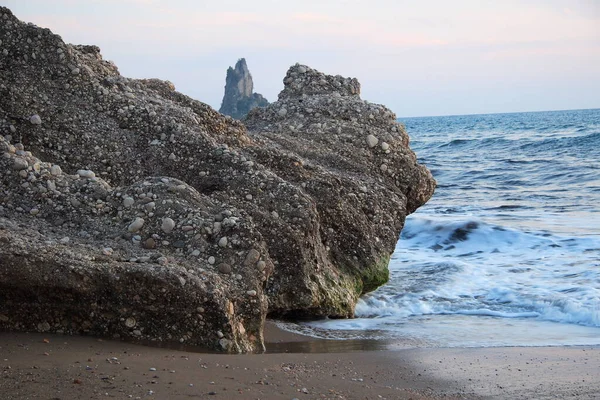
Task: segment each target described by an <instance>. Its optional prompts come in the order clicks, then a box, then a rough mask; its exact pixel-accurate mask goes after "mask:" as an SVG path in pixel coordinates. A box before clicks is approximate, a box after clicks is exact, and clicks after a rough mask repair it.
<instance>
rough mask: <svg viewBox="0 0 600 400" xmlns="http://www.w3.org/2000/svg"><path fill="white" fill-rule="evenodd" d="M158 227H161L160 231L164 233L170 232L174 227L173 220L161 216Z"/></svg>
mask: <svg viewBox="0 0 600 400" xmlns="http://www.w3.org/2000/svg"><path fill="white" fill-rule="evenodd" d="M160 229H162V231H163V232H164V233H171V232H173V229H175V221H173V220H172V219H171V218H169V217H167V218H163V220H162V224H161V225H160Z"/></svg>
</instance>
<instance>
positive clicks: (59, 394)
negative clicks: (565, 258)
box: [0, 322, 600, 400]
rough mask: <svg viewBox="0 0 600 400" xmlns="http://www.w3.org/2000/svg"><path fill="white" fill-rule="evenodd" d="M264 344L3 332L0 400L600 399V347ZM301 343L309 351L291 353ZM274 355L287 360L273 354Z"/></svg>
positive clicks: (271, 335) (271, 331)
mask: <svg viewBox="0 0 600 400" xmlns="http://www.w3.org/2000/svg"><path fill="white" fill-rule="evenodd" d="M265 336H266V338H267V341H268V345H267V346H268V347H267V352H266V353H264V354H247V355H237V354H236V355H228V354H217V353H199V352H192V351H182V350H176V349H171V348H165V347H153V346H143V345H140V344H132V343H128V342H120V341H112V340H105V339H98V338H93V337H86V336H66V335H57V334H42V333H15V332H0V393H3V396H4V397H3V398H4V399H46V400H47V399H53V400H57V399H61V400H66V399H91V398H139V399H143V398H153V399H184V398H185V399H188V398H222V399H236V398H237V399H261V400H265V399H290V400H291V399H322V398H328V399H414V400H419V399H440V398H444V399H465V398H468V399H484V398H494V399H495V398H498V399H504V398H511V399H519V398H522V399H528V398H536V399H550V398H563V397H570V398H577V399H593V398H595V396H597V393H600V347H598V346H567V347H564V346H563V347H486V348H398V349H394V350H389V349H387V350H383V349H374V350H369V349H367V350H365V349H362V350H361V349H357V350H350V351H346V350H344V349H342V351H337V350H339V348H335V347H334V348H333V351H331V350H332V349H327V345H328V344H332V342H337V341H330V340H325V339H316V338H307V337H304V336H302V335H299V334H295V333H290V332H287V331H282V330H280V329H278V328H277V327H276V326H275V325H274V324H273V323H272V322H269V323H268V327H267V328H266V329H265ZM299 343H300V344H303V346H304V348H305V349H309V350H312V351H304V352H296V350H297V349H302V348H301V347H295V346H298V344H299ZM273 345H278V346H279V349H281V350H284V349H285V346H289V347H288V351H279V352H274V351H273V347H272V346H273ZM270 348H271V350H269V349H270ZM325 350H327V351H328V352H325ZM153 369H154V370H153Z"/></svg>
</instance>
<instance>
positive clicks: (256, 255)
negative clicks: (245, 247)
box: [244, 249, 260, 266]
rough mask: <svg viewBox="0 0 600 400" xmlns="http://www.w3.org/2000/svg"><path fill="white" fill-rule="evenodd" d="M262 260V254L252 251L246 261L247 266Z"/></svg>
mask: <svg viewBox="0 0 600 400" xmlns="http://www.w3.org/2000/svg"><path fill="white" fill-rule="evenodd" d="M259 259H260V253H259V252H258V251H257V250H256V249H250V251H249V252H248V254H247V255H246V259H245V260H244V265H245V266H250V265H254V264H256V263H257V262H258V260H259Z"/></svg>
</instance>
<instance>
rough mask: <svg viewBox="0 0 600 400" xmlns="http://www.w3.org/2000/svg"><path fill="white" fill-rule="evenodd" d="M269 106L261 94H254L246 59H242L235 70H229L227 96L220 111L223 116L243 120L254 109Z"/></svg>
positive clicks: (226, 81)
mask: <svg viewBox="0 0 600 400" xmlns="http://www.w3.org/2000/svg"><path fill="white" fill-rule="evenodd" d="M268 104H269V102H268V101H267V99H265V98H264V97H263V96H262V95H261V94H258V93H254V83H253V82H252V75H250V71H249V70H248V66H247V65H246V59H244V58H240V59H239V60H238V62H237V63H236V64H235V68H231V67H229V68H228V69H227V77H226V78H225V95H224V96H223V102H222V103H221V108H220V109H219V112H220V113H221V114H225V115H229V116H232V117H233V118H237V119H241V118H243V117H245V116H246V114H248V112H249V111H250V110H252V109H253V108H256V107H266V106H267V105H268Z"/></svg>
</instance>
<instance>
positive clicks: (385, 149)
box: [381, 142, 390, 151]
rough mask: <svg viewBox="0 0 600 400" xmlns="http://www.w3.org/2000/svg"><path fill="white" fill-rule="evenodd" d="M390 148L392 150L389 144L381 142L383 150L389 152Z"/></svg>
mask: <svg viewBox="0 0 600 400" xmlns="http://www.w3.org/2000/svg"><path fill="white" fill-rule="evenodd" d="M389 148H390V145H389V144H387V143H386V142H381V150H383V151H388V150H389Z"/></svg>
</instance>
